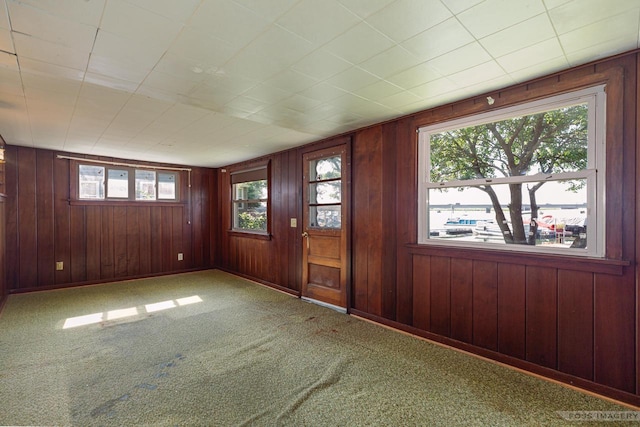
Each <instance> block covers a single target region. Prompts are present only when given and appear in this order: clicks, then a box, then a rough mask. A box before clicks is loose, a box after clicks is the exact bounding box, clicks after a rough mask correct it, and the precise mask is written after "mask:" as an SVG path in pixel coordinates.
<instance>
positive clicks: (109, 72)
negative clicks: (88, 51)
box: [86, 55, 152, 91]
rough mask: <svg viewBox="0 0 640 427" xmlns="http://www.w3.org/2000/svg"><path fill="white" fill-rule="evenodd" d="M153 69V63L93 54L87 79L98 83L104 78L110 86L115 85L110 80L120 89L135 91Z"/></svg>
mask: <svg viewBox="0 0 640 427" xmlns="http://www.w3.org/2000/svg"><path fill="white" fill-rule="evenodd" d="M151 69H152V65H141V64H139V63H136V62H133V61H132V60H130V59H126V58H110V57H107V56H100V55H91V62H90V63H89V67H88V68H87V77H86V79H87V80H89V81H92V82H93V83H98V84H99V82H100V81H101V80H102V81H104V82H105V84H106V85H108V86H110V87H113V86H111V83H108V82H115V83H116V84H117V85H118V87H117V88H118V89H124V90H131V91H134V90H135V89H136V88H137V87H138V85H139V84H140V83H142V81H144V79H145V77H146V76H147V75H148V74H149V72H151ZM100 76H102V78H101V77H100Z"/></svg>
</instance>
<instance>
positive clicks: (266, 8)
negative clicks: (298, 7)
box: [149, 0, 300, 21]
mask: <svg viewBox="0 0 640 427" xmlns="http://www.w3.org/2000/svg"><path fill="white" fill-rule="evenodd" d="M149 1H152V0H149ZM234 1H235V2H236V3H239V4H241V5H243V6H244V7H246V8H247V9H250V10H252V11H253V12H254V13H255V14H256V15H258V16H264V17H265V18H266V19H267V20H269V21H275V20H276V19H277V18H279V17H280V16H282V15H283V14H284V13H285V12H286V11H287V10H289V9H290V8H291V7H292V6H293V5H295V4H296V3H297V2H298V1H300V0H269V1H264V0H234Z"/></svg>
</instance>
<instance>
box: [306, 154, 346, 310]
mask: <svg viewBox="0 0 640 427" xmlns="http://www.w3.org/2000/svg"><path fill="white" fill-rule="evenodd" d="M346 153H347V150H346V145H341V146H338V147H331V148H326V149H322V150H318V151H314V152H311V153H306V154H304V156H303V165H304V171H303V179H304V182H303V201H304V207H303V233H302V245H303V247H302V254H303V255H302V263H303V264H302V297H303V298H306V299H311V300H315V301H317V302H320V303H324V304H329V305H332V306H335V307H338V308H342V309H346V307H347V283H348V280H347V277H348V276H347V273H348V269H347V265H348V264H347V261H348V260H347V236H348V229H347V218H348V215H347V213H348V209H349V204H348V201H349V197H348V190H349V189H348V179H347V177H348V162H347V155H346Z"/></svg>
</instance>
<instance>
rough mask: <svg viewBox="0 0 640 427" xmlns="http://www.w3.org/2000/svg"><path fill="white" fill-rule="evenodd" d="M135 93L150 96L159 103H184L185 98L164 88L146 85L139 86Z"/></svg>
mask: <svg viewBox="0 0 640 427" xmlns="http://www.w3.org/2000/svg"><path fill="white" fill-rule="evenodd" d="M134 93H135V94H136V95H142V96H148V97H149V98H154V99H157V100H159V101H165V102H171V103H175V102H182V101H183V100H184V98H185V95H183V94H179V93H176V92H171V91H168V90H165V89H162V88H157V87H152V86H149V85H145V84H144V83H143V84H141V85H139V86H138V87H137V88H136V90H135V92H134Z"/></svg>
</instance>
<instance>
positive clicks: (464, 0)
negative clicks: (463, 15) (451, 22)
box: [444, 0, 484, 15]
mask: <svg viewBox="0 0 640 427" xmlns="http://www.w3.org/2000/svg"><path fill="white" fill-rule="evenodd" d="M483 1H484V0H445V1H444V4H445V6H447V7H448V8H449V10H450V11H451V12H452V13H454V14H456V15H457V14H458V13H460V12H463V11H465V10H467V9H470V8H472V7H473V6H475V5H477V4H478V3H481V2H483Z"/></svg>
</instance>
